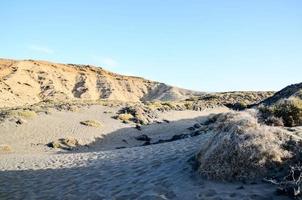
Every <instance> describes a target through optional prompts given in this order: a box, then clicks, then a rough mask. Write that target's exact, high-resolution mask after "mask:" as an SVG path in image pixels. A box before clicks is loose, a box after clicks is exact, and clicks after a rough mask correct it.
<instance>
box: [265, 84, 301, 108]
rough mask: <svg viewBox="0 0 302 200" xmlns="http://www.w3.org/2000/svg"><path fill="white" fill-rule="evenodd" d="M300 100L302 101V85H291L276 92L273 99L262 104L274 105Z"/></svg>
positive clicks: (270, 98) (268, 99)
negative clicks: (288, 100)
mask: <svg viewBox="0 0 302 200" xmlns="http://www.w3.org/2000/svg"><path fill="white" fill-rule="evenodd" d="M291 98H298V99H302V83H297V84H292V85H289V86H287V87H285V88H283V89H282V90H280V91H278V92H276V93H275V94H274V95H273V96H272V97H269V98H267V99H265V100H263V101H262V102H261V103H260V104H264V105H273V104H276V103H278V102H280V101H282V100H286V99H291Z"/></svg>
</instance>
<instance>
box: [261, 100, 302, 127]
mask: <svg viewBox="0 0 302 200" xmlns="http://www.w3.org/2000/svg"><path fill="white" fill-rule="evenodd" d="M259 111H260V118H261V120H262V121H264V122H265V123H266V124H268V125H275V124H276V123H275V122H277V123H278V124H279V125H284V126H287V127H293V126H302V100H301V99H298V98H292V99H288V100H283V101H281V102H279V103H277V104H275V105H272V106H260V107H259ZM272 120H273V121H274V122H272ZM278 121H279V122H278ZM281 122H282V123H281Z"/></svg>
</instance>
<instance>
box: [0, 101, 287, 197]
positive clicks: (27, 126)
mask: <svg viewBox="0 0 302 200" xmlns="http://www.w3.org/2000/svg"><path fill="white" fill-rule="evenodd" d="M118 109H119V107H112V108H110V107H106V106H100V105H95V106H89V107H84V108H81V109H80V110H78V111H77V112H69V111H56V110H53V111H52V112H51V114H47V115H46V114H39V115H38V116H37V117H35V118H34V119H31V120H28V121H27V122H26V123H24V124H21V125H16V123H15V122H13V121H5V122H3V123H1V125H0V138H1V142H2V143H4V144H9V145H10V146H11V147H12V149H13V151H12V152H11V153H2V154H1V155H0V156H1V159H0V199H285V198H284V197H279V196H275V194H274V191H275V187H273V186H272V185H270V184H266V183H262V182H250V183H246V182H234V183H223V182H215V181H210V180H207V179H203V178H200V176H199V175H198V174H197V172H196V171H195V170H194V169H193V168H194V166H193V164H192V163H191V162H190V158H191V157H193V156H194V155H196V152H198V150H199V148H200V146H201V145H202V144H203V143H204V142H205V141H206V139H207V135H199V136H196V137H192V138H186V139H181V140H177V141H173V142H166V143H161V144H154V145H148V146H141V145H142V144H143V142H142V141H138V140H136V139H135V137H137V136H139V135H143V134H146V135H148V136H149V137H150V138H152V140H151V141H157V140H159V139H168V138H171V137H172V136H173V135H177V134H180V133H186V132H189V131H190V130H188V127H190V126H192V125H194V124H195V123H198V122H201V121H203V120H205V119H206V117H207V116H208V115H209V114H211V113H221V112H227V111H228V109H227V108H216V109H209V110H205V111H169V112H164V113H160V114H159V118H158V121H159V122H161V123H153V124H150V125H146V126H142V130H137V129H135V126H134V124H124V123H121V122H120V121H119V120H116V119H113V118H112V116H113V115H114V113H115V112H116V111H117V110H118ZM104 111H106V112H104ZM90 119H93V120H98V121H100V122H101V124H102V126H101V127H87V126H84V125H81V124H80V122H81V121H83V120H90ZM168 122H169V123H168ZM70 136H72V137H75V138H77V139H78V140H79V141H80V143H81V145H82V146H80V147H78V148H76V149H74V150H71V151H66V150H58V149H52V148H49V147H47V146H45V144H47V143H48V142H50V141H52V140H55V139H58V138H64V137H70ZM121 147H123V148H122V149H117V148H121Z"/></svg>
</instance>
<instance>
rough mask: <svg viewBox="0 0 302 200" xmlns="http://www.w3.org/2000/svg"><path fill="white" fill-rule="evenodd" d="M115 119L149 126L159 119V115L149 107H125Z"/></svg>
mask: <svg viewBox="0 0 302 200" xmlns="http://www.w3.org/2000/svg"><path fill="white" fill-rule="evenodd" d="M114 118H116V119H119V120H122V121H123V122H127V123H129V122H133V123H136V124H140V125H147V124H150V123H151V122H152V121H153V120H154V119H155V118H157V114H156V112H154V111H153V110H151V109H150V108H149V107H147V106H144V105H141V104H139V105H133V106H126V107H123V108H122V109H120V110H119V111H118V113H117V115H116V116H115V117H114Z"/></svg>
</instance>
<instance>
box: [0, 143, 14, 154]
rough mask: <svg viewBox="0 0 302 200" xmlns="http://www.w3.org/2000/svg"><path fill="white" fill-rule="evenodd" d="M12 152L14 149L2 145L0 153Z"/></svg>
mask: <svg viewBox="0 0 302 200" xmlns="http://www.w3.org/2000/svg"><path fill="white" fill-rule="evenodd" d="M9 152H12V147H11V146H9V145H7V144H1V145H0V153H9Z"/></svg>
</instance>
